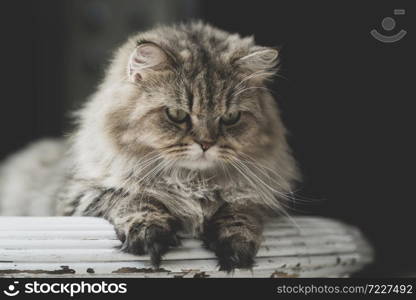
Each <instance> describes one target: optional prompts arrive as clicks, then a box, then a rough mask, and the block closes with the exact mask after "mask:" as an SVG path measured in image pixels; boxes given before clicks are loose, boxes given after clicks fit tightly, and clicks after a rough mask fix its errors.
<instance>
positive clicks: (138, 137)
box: [0, 22, 298, 271]
mask: <svg viewBox="0 0 416 300" xmlns="http://www.w3.org/2000/svg"><path fill="white" fill-rule="evenodd" d="M277 58H278V51H277V50H276V49H273V48H268V47H262V46H258V45H256V44H255V43H254V40H253V38H252V37H246V38H242V37H240V36H239V35H238V34H230V33H227V32H225V31H222V30H219V29H217V28H214V27H212V26H209V25H207V24H203V23H201V22H196V23H190V24H180V25H176V26H170V27H166V26H161V27H158V28H156V29H153V30H151V31H148V32H144V33H139V34H137V35H134V36H132V37H131V38H130V39H129V40H128V41H127V42H126V43H125V44H124V45H123V46H122V47H121V48H120V49H118V50H117V51H116V53H115V55H114V57H113V59H112V61H111V64H110V65H109V67H108V70H107V72H106V75H105V78H104V80H103V82H102V83H101V84H100V85H99V87H98V89H97V91H96V92H95V94H94V95H92V97H91V98H90V99H89V100H88V101H87V102H86V104H85V105H84V106H83V107H82V108H81V109H80V110H79V111H77V113H76V120H77V122H76V125H77V126H76V129H75V130H74V132H73V133H72V134H71V135H70V136H69V137H68V138H67V139H65V140H57V141H53V140H49V141H42V142H39V143H37V144H34V145H32V146H30V147H29V148H26V149H25V150H23V151H21V152H20V153H17V154H15V155H14V156H13V157H11V158H9V159H8V160H7V161H6V162H5V164H4V165H3V167H2V169H1V172H2V174H1V180H2V181H1V186H0V197H1V198H0V199H1V207H0V213H1V214H3V215H11V214H19V212H20V213H22V214H25V215H45V214H50V215H66V216H72V215H76V216H97V217H103V218H105V219H107V220H109V221H110V222H111V223H112V224H113V225H114V227H115V229H116V232H117V234H118V237H119V238H120V240H121V241H122V242H123V246H122V249H123V250H124V251H126V252H129V253H134V254H145V253H147V254H149V255H150V257H151V261H152V263H153V265H154V266H155V267H158V266H159V264H160V262H161V257H162V256H163V254H164V253H166V251H167V250H168V249H169V248H171V247H175V246H177V245H178V244H179V243H180V239H179V237H178V233H181V232H188V233H191V234H193V235H194V236H197V237H200V238H201V239H202V240H203V241H204V244H205V246H206V247H207V248H209V249H211V250H213V251H214V252H215V254H216V255H217V257H218V260H219V266H220V269H221V270H226V271H232V270H233V269H234V268H251V267H252V266H253V263H254V257H255V255H256V253H257V250H258V249H259V245H260V242H261V239H262V228H263V223H264V221H265V220H266V219H267V218H268V217H270V216H273V215H275V214H276V213H279V212H281V211H282V210H283V207H284V205H283V204H284V203H283V201H285V199H286V197H287V195H288V193H290V190H291V185H292V184H293V182H294V181H295V180H296V179H297V178H298V172H297V169H296V166H295V162H294V159H293V157H292V155H291V153H290V149H289V147H288V144H287V141H286V130H285V127H284V126H283V124H282V121H281V119H280V117H279V111H278V107H277V104H276V101H275V99H274V98H273V96H272V94H271V93H270V91H269V90H268V89H267V81H268V80H270V79H272V77H273V76H274V75H275V74H276V72H277V61H278V60H277ZM45 203H46V204H47V205H45Z"/></svg>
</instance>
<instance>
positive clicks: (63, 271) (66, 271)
mask: <svg viewBox="0 0 416 300" xmlns="http://www.w3.org/2000/svg"><path fill="white" fill-rule="evenodd" d="M22 273H27V274H48V275H63V274H75V270H73V269H70V268H69V267H68V266H61V270H52V271H51V270H40V269H38V270H17V269H5V270H0V274H22Z"/></svg>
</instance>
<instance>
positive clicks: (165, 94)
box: [108, 43, 284, 170]
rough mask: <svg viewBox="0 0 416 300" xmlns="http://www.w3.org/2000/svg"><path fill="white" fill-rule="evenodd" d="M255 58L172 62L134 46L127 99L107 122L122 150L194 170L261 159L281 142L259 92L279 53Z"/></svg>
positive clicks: (273, 114) (272, 109) (265, 96)
mask: <svg viewBox="0 0 416 300" xmlns="http://www.w3.org/2000/svg"><path fill="white" fill-rule="evenodd" d="M256 52H258V53H254V54H253V53H251V54H248V55H246V56H243V57H238V58H236V57H228V58H227V59H225V58H222V59H220V58H215V57H210V58H206V57H205V58H203V57H201V56H198V54H195V53H194V54H192V52H190V51H188V52H184V51H182V56H178V55H177V56H176V57H173V55H172V54H171V53H167V52H165V51H164V50H163V49H161V48H160V47H159V46H156V45H154V44H149V43H146V44H142V45H139V46H138V47H137V48H136V49H135V50H134V51H133V53H132V54H131V56H130V58H129V62H128V66H127V70H128V83H127V84H125V85H123V88H124V89H125V90H124V91H123V93H122V95H123V97H124V98H125V99H123V100H121V101H120V102H121V104H118V105H117V107H115V109H114V111H112V112H111V113H110V114H109V116H108V120H109V121H108V124H109V125H108V126H109V128H110V130H111V133H112V135H113V136H114V137H115V140H116V143H117V144H118V145H119V146H120V149H121V150H122V151H128V152H130V153H133V155H135V154H137V155H138V156H140V157H142V158H143V161H145V160H146V159H149V158H150V157H158V158H159V159H160V160H162V161H163V164H164V165H165V166H166V167H173V166H175V167H182V168H186V169H192V170H195V169H198V170H206V169H213V168H224V167H226V166H227V165H228V164H230V163H231V164H237V166H238V161H241V160H244V161H249V160H261V159H263V158H267V156H268V155H270V154H271V153H272V152H273V150H274V148H275V147H276V145H277V144H278V143H279V139H280V138H282V137H283V135H284V132H283V128H282V127H281V126H280V121H279V117H278V112H277V108H276V106H275V104H274V101H273V99H272V97H271V96H270V94H269V92H268V91H267V89H266V88H265V86H264V84H263V79H264V77H265V76H267V75H270V72H269V70H268V68H269V67H272V66H274V62H275V59H276V56H277V52H276V51H275V50H273V49H267V48H262V49H260V50H259V51H256ZM190 55H191V56H192V55H193V56H192V57H190ZM203 59H205V61H204V60H203ZM245 64H248V65H247V66H248V67H251V68H248V67H246V65H245ZM250 64H251V65H250ZM252 64H255V66H253V65H252ZM240 167H241V168H242V169H243V170H244V167H243V166H240Z"/></svg>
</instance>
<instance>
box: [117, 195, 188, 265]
mask: <svg viewBox="0 0 416 300" xmlns="http://www.w3.org/2000/svg"><path fill="white" fill-rule="evenodd" d="M134 207H135V208H136V209H133V210H130V209H129V207H124V208H123V207H120V209H119V211H117V213H116V215H113V216H111V219H112V220H111V221H112V223H113V224H114V226H115V228H116V232H117V235H118V237H119V238H120V240H121V241H122V242H123V246H122V250H123V251H125V252H128V253H132V254H139V255H143V254H149V255H150V258H151V262H152V264H153V266H155V267H159V265H160V262H161V259H162V256H163V255H164V254H165V253H166V252H167V250H168V249H169V248H170V247H173V246H178V245H179V239H178V237H177V232H178V230H179V229H180V226H181V225H180V222H179V220H178V219H177V218H176V217H174V216H173V215H172V214H171V213H169V211H168V210H167V209H166V208H165V207H164V205H163V204H161V203H160V202H158V201H157V199H155V198H147V199H146V200H141V201H140V203H139V204H138V205H137V206H136V205H134ZM130 208H131V207H130Z"/></svg>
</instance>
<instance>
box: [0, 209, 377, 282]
mask: <svg viewBox="0 0 416 300" xmlns="http://www.w3.org/2000/svg"><path fill="white" fill-rule="evenodd" d="M294 220H295V221H296V223H297V225H298V227H296V226H295V225H294V224H293V223H292V222H290V221H289V220H287V219H276V220H275V221H274V222H272V223H270V224H268V225H267V226H266V229H265V233H264V242H263V244H262V246H261V248H260V250H259V253H258V255H257V258H256V266H255V267H254V268H253V270H252V271H249V270H236V271H235V273H234V274H233V275H228V274H226V273H225V272H220V271H218V267H217V261H216V258H215V256H214V254H213V253H212V252H210V251H208V250H205V249H203V248H202V247H201V241H199V240H195V239H189V238H184V239H183V242H182V246H181V247H179V248H175V249H172V250H171V251H169V252H168V253H167V254H166V255H165V257H164V260H163V262H162V265H161V269H160V270H158V271H154V270H153V269H152V268H151V265H150V262H149V257H148V256H135V255H130V254H126V253H122V252H120V251H119V250H118V248H119V247H120V244H121V243H120V241H119V240H118V239H117V237H116V235H115V233H114V230H113V227H112V226H111V225H110V224H109V223H108V222H107V221H105V220H104V219H99V218H89V217H43V218H42V217H0V277H35V276H36V277H208V276H209V277H344V276H349V275H350V274H352V273H353V272H356V271H358V270H361V269H362V268H363V267H364V266H365V265H366V264H368V263H370V262H371V261H372V257H373V256H372V251H371V247H370V246H369V245H368V243H367V242H366V241H365V239H364V238H363V237H362V236H361V234H360V233H359V231H357V230H356V229H355V228H353V227H351V226H348V225H345V224H343V223H340V222H338V221H334V220H330V219H324V218H311V217H295V218H294Z"/></svg>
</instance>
